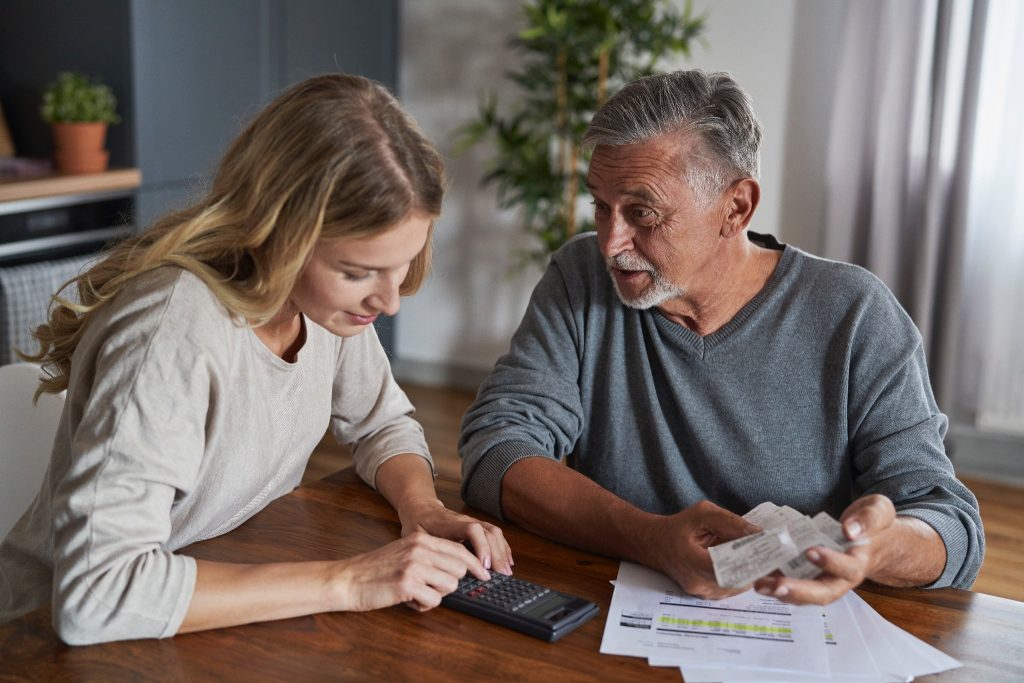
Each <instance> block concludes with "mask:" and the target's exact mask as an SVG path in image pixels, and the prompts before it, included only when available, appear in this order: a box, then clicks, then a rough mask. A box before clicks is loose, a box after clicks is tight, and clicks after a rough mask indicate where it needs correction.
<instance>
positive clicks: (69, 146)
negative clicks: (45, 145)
mask: <svg viewBox="0 0 1024 683" xmlns="http://www.w3.org/2000/svg"><path fill="white" fill-rule="evenodd" d="M39 113H40V115H41V116H42V117H43V120H44V121H46V122H47V123H49V124H51V126H52V129H53V140H54V147H55V152H54V161H55V162H56V163H57V169H58V170H60V171H63V172H65V173H98V172H100V171H104V170H106V168H107V163H108V161H109V153H108V152H107V151H106V150H105V149H104V143H105V140H106V135H107V125H108V124H111V123H118V122H120V120H121V119H120V117H119V116H118V115H117V99H116V98H115V97H114V93H113V92H111V90H110V88H109V87H108V86H106V85H104V84H103V83H102V82H100V81H99V80H98V79H90V78H89V77H88V76H85V75H84V74H80V73H74V72H70V71H65V72H63V73H60V74H59V75H58V76H57V80H55V81H54V82H53V83H51V84H50V85H48V86H47V88H46V90H45V91H44V93H43V104H42V106H41V107H40V109H39Z"/></svg>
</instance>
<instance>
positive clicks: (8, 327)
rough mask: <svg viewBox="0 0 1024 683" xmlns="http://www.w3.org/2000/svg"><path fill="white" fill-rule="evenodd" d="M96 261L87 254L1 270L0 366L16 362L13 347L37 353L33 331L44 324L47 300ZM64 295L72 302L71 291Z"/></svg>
mask: <svg viewBox="0 0 1024 683" xmlns="http://www.w3.org/2000/svg"><path fill="white" fill-rule="evenodd" d="M95 258H96V255H95V254H87V255H84V256H72V257H70V258H64V259H58V260H53V261H39V262H36V263H30V264H27V265H21V266H11V267H6V268H0V365H6V364H8V363H13V362H15V361H16V360H17V357H16V356H15V355H14V351H13V347H15V346H17V347H18V348H19V349H22V350H23V351H28V352H30V353H35V352H36V351H37V350H38V348H39V347H38V345H37V344H36V342H35V340H34V339H33V338H32V330H34V329H35V328H36V326H38V325H40V324H41V323H44V322H46V319H47V312H48V310H49V306H50V297H51V296H52V295H53V294H54V293H55V292H56V291H57V288H58V287H60V286H61V285H62V284H64V283H65V282H67V281H68V280H70V279H71V278H73V277H75V276H76V275H78V274H79V273H81V272H82V271H83V270H84V269H85V266H86V265H87V264H89V263H91V262H92V261H93V260H94V259H95ZM75 293H76V294H77V291H76V292H75ZM64 294H65V296H67V297H69V298H71V299H72V300H74V296H73V294H72V290H70V289H69V290H68V291H66V292H64Z"/></svg>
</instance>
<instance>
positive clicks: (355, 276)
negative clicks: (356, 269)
mask: <svg viewBox="0 0 1024 683" xmlns="http://www.w3.org/2000/svg"><path fill="white" fill-rule="evenodd" d="M342 275H344V276H345V279H346V280H350V281H352V282H358V281H359V280H365V279H366V278H368V277H370V274H369V273H353V272H351V271H347V270H345V271H342Z"/></svg>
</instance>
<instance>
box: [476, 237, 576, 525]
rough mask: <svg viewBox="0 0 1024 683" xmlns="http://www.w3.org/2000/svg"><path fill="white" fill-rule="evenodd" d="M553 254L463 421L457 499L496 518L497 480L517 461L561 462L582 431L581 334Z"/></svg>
mask: <svg viewBox="0 0 1024 683" xmlns="http://www.w3.org/2000/svg"><path fill="white" fill-rule="evenodd" d="M557 256H558V255H556V258H555V259H553V260H552V262H551V264H550V265H549V266H548V268H547V271H546V272H545V273H544V276H543V277H542V278H541V281H540V282H539V283H538V285H537V287H536V288H535V289H534V291H533V295H532V297H531V299H530V304H529V307H528V308H527V311H526V315H525V316H524V318H523V321H522V322H521V323H520V325H519V328H518V330H517V331H516V333H515V335H514V336H513V337H512V342H511V347H510V349H509V352H508V353H507V354H505V355H504V356H502V357H501V358H499V359H498V362H497V364H496V365H495V367H494V370H493V371H492V372H491V374H490V376H488V378H487V379H486V380H485V381H484V383H483V384H482V385H481V387H480V391H479V393H478V395H477V398H476V401H475V402H474V403H473V405H472V406H470V408H469V410H468V411H467V412H466V415H465V417H464V418H463V421H462V435H461V438H460V441H459V453H460V455H461V457H462V478H463V484H462V497H463V499H464V500H465V501H466V502H467V503H469V504H470V505H472V506H474V507H476V508H478V509H480V510H484V511H485V512H488V513H490V514H492V515H495V516H498V517H501V516H502V510H501V500H500V494H501V480H502V478H503V477H504V476H505V472H506V471H507V470H508V468H509V467H511V466H512V464H513V463H515V462H516V461H518V460H521V459H523V458H527V457H531V456H543V457H549V458H553V459H558V460H561V459H562V458H564V457H565V456H566V455H567V454H568V453H570V452H571V451H572V449H573V448H574V447H575V445H576V442H577V440H578V439H579V437H580V434H581V432H582V429H583V407H582V405H581V400H580V390H579V386H578V377H579V375H580V360H579V359H580V352H581V338H582V336H581V334H580V331H579V323H578V322H577V320H576V319H575V317H574V311H576V310H578V308H579V307H578V306H577V307H574V306H573V305H572V303H571V302H570V298H569V289H568V287H567V285H566V282H565V280H564V279H563V276H562V272H561V270H560V268H559V265H558V258H557Z"/></svg>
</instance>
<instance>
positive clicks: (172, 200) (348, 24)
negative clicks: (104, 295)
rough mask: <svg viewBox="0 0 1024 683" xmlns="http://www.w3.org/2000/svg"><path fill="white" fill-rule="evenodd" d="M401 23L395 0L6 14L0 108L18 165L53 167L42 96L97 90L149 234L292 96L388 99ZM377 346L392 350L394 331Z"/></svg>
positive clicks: (93, 7)
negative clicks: (84, 82)
mask: <svg viewBox="0 0 1024 683" xmlns="http://www.w3.org/2000/svg"><path fill="white" fill-rule="evenodd" d="M398 12H399V6H398V0H373V1H372V2H370V1H368V0H217V1H216V2H210V1H209V0H174V1H173V2H164V1H161V0H89V1H88V2H68V1H67V0H3V2H2V3H0V102H2V103H3V108H4V111H5V114H6V118H7V119H8V124H9V127H10V129H11V133H12V137H13V138H14V142H15V145H16V146H17V149H18V153H19V154H20V155H22V156H34V157H47V156H49V155H50V153H51V149H52V148H51V144H50V139H49V130H48V128H47V127H46V126H45V125H44V124H43V123H42V122H41V121H40V120H39V115H38V107H39V100H40V97H41V93H42V90H43V88H44V87H45V86H46V84H47V83H48V82H49V81H50V80H52V79H53V78H54V77H55V75H56V74H57V72H58V71H62V70H75V71H83V72H86V73H90V74H95V75H98V76H100V77H102V78H103V79H104V81H106V82H107V83H108V84H109V85H110V86H111V87H112V88H113V89H114V91H115V94H116V95H117V97H118V100H119V111H120V113H121V116H122V119H123V122H122V123H121V124H119V125H117V126H113V127H112V128H111V129H110V132H109V134H108V136H109V137H108V147H109V149H110V152H111V164H112V166H115V167H116V166H135V167H138V168H139V169H140V170H141V172H142V185H141V186H140V188H139V190H138V192H137V193H136V195H135V204H134V218H135V222H136V224H137V225H146V224H148V223H149V222H151V221H152V220H153V219H154V218H156V217H157V216H159V215H160V214H162V213H164V212H165V211H167V210H168V209H170V208H173V207H175V206H179V205H182V204H184V203H186V202H188V201H189V198H190V196H192V195H195V194H197V193H201V192H202V191H203V190H204V189H205V186H206V183H207V181H208V179H209V176H210V173H211V172H212V170H213V166H214V164H215V163H216V161H217V159H218V158H219V156H220V154H221V152H222V151H223V149H224V147H225V145H226V144H227V142H228V141H230V140H231V138H233V137H234V135H235V134H237V133H238V131H239V130H240V128H241V125H242V124H243V122H244V121H245V120H246V119H247V118H248V117H249V116H250V115H251V114H253V113H254V112H255V111H256V110H258V109H259V107H260V106H262V105H263V104H265V103H266V102H267V101H269V100H270V99H272V98H273V96H274V95H275V94H276V93H277V92H279V91H280V90H281V89H283V88H285V87H286V86H288V85H290V84H292V83H294V82H297V81H299V80H302V79H303V78H306V77H308V76H312V75H315V74H318V73H323V72H327V71H339V70H340V71H346V72H349V73H357V74H361V75H364V76H368V77H370V78H373V79H375V80H378V81H381V82H382V83H385V84H387V85H388V86H390V87H392V88H395V86H396V83H397V76H398V73H397V71H398ZM384 325H385V327H386V326H387V323H385V324H384ZM379 329H380V328H379ZM381 337H382V339H383V340H384V342H385V347H386V348H388V349H389V350H390V348H391V338H392V335H391V333H390V330H389V329H382V330H381Z"/></svg>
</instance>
